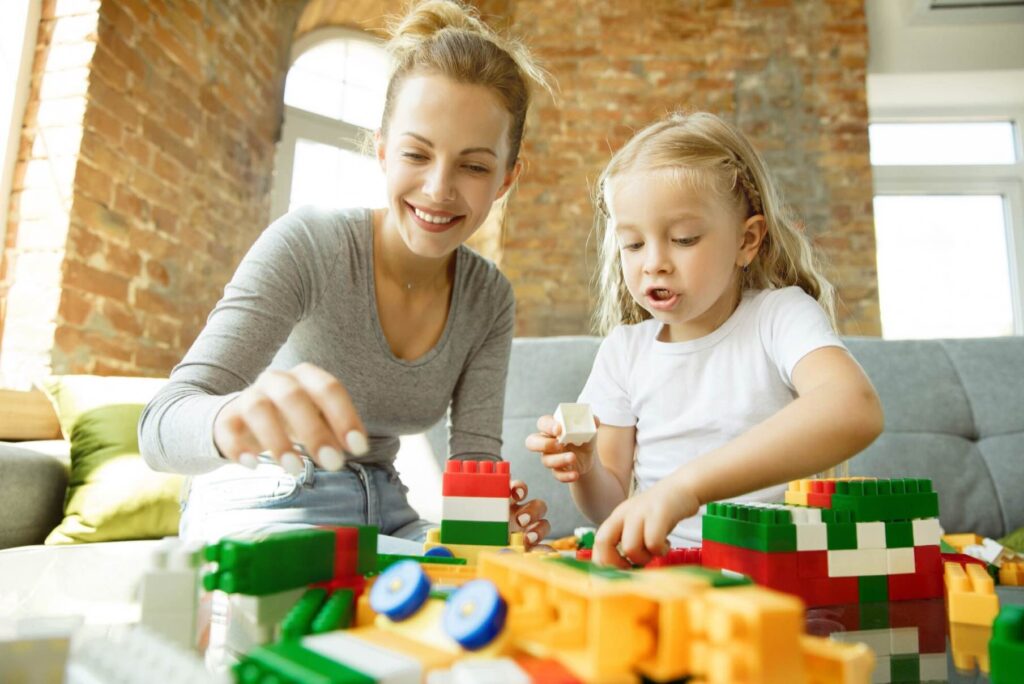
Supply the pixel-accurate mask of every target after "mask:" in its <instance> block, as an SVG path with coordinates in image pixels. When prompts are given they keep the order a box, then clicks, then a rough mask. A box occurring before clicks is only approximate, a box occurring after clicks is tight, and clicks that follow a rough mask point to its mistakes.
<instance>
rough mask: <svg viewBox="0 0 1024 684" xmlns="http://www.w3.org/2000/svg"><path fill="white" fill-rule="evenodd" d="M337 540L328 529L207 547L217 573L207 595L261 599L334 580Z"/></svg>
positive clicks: (208, 584)
mask: <svg viewBox="0 0 1024 684" xmlns="http://www.w3.org/2000/svg"><path fill="white" fill-rule="evenodd" d="M334 539H335V535H334V533H333V532H332V531H330V530H325V529H311V530H292V531H287V532H280V533H277V534H273V535H270V536H268V537H266V538H265V539H262V540H259V541H249V540H242V539H230V538H228V539H223V540H221V541H220V542H218V543H216V544H211V545H209V546H207V547H206V560H208V561H211V562H214V563H217V569H216V570H215V571H213V572H210V573H207V574H206V576H205V577H204V578H203V585H204V587H205V588H206V590H207V591H213V590H214V589H220V590H222V591H226V592H228V593H229V594H232V593H239V594H251V595H255V596H260V595H263V594H272V593H275V592H279V591H284V590H285V589H294V588H296V587H301V586H304V585H308V584H310V583H312V582H322V581H326V580H330V579H331V578H332V577H333V575H334V552H335V549H334Z"/></svg>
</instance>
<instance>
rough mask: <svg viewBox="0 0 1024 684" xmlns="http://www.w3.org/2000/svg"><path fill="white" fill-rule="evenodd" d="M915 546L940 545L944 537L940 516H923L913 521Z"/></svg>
mask: <svg viewBox="0 0 1024 684" xmlns="http://www.w3.org/2000/svg"><path fill="white" fill-rule="evenodd" d="M912 524H913V527H914V546H938V545H939V541H940V540H941V539H942V528H941V527H939V519H938V518H921V519H918V520H914V521H913V522H912Z"/></svg>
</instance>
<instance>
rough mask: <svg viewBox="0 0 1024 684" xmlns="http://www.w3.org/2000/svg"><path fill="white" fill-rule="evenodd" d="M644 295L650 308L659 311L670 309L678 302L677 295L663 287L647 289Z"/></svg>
mask: <svg viewBox="0 0 1024 684" xmlns="http://www.w3.org/2000/svg"><path fill="white" fill-rule="evenodd" d="M646 295H647V302H648V303H649V304H650V305H651V308H653V309H658V310H659V311H664V310H667V309H671V308H672V307H673V306H675V304H676V302H677V301H678V300H679V295H678V294H676V293H675V292H673V291H672V290H668V289H666V288H663V287H649V288H647V292H646Z"/></svg>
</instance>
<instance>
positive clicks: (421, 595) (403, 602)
mask: <svg viewBox="0 0 1024 684" xmlns="http://www.w3.org/2000/svg"><path fill="white" fill-rule="evenodd" d="M429 594H430V578H428V577H427V574H426V572H424V571H423V568H422V567H420V564H419V563H417V562H416V561H411V560H406V561H401V562H399V563H396V564H394V565H392V566H391V567H390V568H388V569H387V570H385V571H384V572H383V573H382V574H381V575H380V577H378V578H377V581H376V582H374V584H373V588H372V589H371V590H370V605H371V606H372V607H373V609H374V610H375V611H377V612H378V613H381V614H383V615H386V616H388V617H389V618H390V619H392V620H404V619H406V618H407V617H409V616H410V615H412V614H413V613H415V612H416V611H417V610H419V609H420V607H421V606H422V605H423V604H424V603H425V602H426V600H427V598H428V596H429Z"/></svg>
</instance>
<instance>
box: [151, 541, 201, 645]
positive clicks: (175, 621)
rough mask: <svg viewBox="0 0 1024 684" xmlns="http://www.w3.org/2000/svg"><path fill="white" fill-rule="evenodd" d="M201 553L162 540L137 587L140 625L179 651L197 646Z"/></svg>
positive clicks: (198, 546) (191, 547)
mask: <svg viewBox="0 0 1024 684" xmlns="http://www.w3.org/2000/svg"><path fill="white" fill-rule="evenodd" d="M202 550H203V549H202V546H201V545H198V544H197V545H189V544H186V543H184V542H182V541H181V540H180V539H178V538H177V537H168V538H166V539H164V540H163V541H162V542H161V543H160V545H159V547H158V548H157V550H156V551H155V552H154V554H153V557H152V560H151V562H150V569H149V570H148V571H147V572H146V573H145V574H144V575H143V576H142V580H141V583H140V586H139V603H140V605H141V609H142V615H141V618H140V622H141V623H142V624H143V625H145V626H146V627H147V628H149V629H150V630H151V631H152V632H153V633H155V634H158V635H160V636H162V637H163V638H165V639H167V640H168V641H171V642H172V643H175V644H178V645H179V646H181V647H182V648H195V647H196V644H197V637H198V631H199V624H198V610H199V587H200V580H199V567H200V564H201V562H202V561H201V557H202Z"/></svg>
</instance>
